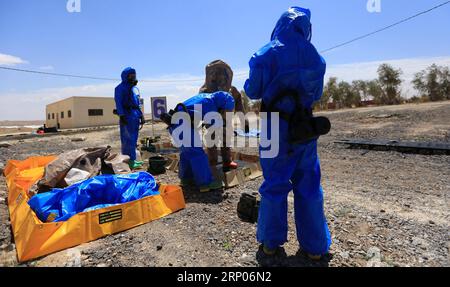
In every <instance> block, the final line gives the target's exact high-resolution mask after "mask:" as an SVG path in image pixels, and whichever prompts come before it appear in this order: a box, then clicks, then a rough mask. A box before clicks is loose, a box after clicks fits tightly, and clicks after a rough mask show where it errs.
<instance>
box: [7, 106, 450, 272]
mask: <svg viewBox="0 0 450 287" xmlns="http://www.w3.org/2000/svg"><path fill="white" fill-rule="evenodd" d="M323 114H325V115H327V116H328V117H329V118H330V119H331V121H332V124H333V130H332V132H331V133H330V134H329V135H327V136H324V137H322V138H321V139H320V141H319V155H320V158H321V164H322V184H323V188H324V193H325V212H326V215H327V218H328V221H329V225H330V229H331V233H332V237H333V245H332V247H331V250H330V255H329V256H327V257H326V258H324V259H323V260H322V261H321V262H318V263H316V262H311V261H309V260H308V259H306V258H305V256H304V255H303V254H302V253H301V252H299V248H298V243H297V241H296V238H295V225H294V222H293V214H292V212H293V210H292V199H291V200H290V209H289V212H290V217H289V218H290V222H289V226H290V227H289V242H288V243H286V244H285V245H284V248H282V249H280V250H279V252H278V255H277V256H276V257H274V258H266V257H264V256H262V254H261V252H260V251H259V244H258V243H257V242H256V239H255V231H256V225H254V224H249V223H244V222H241V221H240V220H239V219H238V217H237V215H236V206H237V202H238V200H239V196H240V194H241V193H242V192H243V191H247V190H250V191H256V190H258V187H259V186H260V185H261V182H262V179H257V180H254V181H251V182H247V183H246V184H244V185H243V186H240V187H239V188H232V189H228V190H225V191H218V192H213V193H208V194H199V193H198V192H197V191H195V190H184V193H185V198H186V202H187V207H186V209H185V210H182V211H180V212H178V213H175V214H172V215H170V216H167V217H165V218H163V219H161V220H158V221H155V222H151V223H148V224H145V225H142V226H140V227H137V228H133V229H131V230H128V231H125V232H122V233H119V234H115V235H112V236H108V237H105V238H102V239H99V240H96V241H94V242H90V243H86V244H83V245H80V246H78V247H75V248H71V249H68V250H64V251H61V252H58V253H55V254H51V255H49V256H46V257H43V258H40V259H38V260H34V261H31V262H27V263H24V264H21V265H27V266H449V265H450V264H449V263H450V262H449V255H448V252H449V247H450V246H449V240H448V239H449V238H448V230H449V226H448V222H449V217H450V209H449V205H448V204H449V203H448V197H449V192H450V180H449V178H450V168H449V167H450V157H449V156H446V155H433V156H427V155H415V154H402V153H398V152H393V151H385V152H384V151H379V152H376V151H370V152H368V151H364V150H356V149H347V148H346V147H345V146H342V145H338V144H335V143H334V141H335V140H338V139H344V138H364V139H401V140H420V141H438V142H444V143H449V142H450V135H449V133H450V102H442V103H431V104H421V105H402V106H391V107H376V108H362V109H350V110H342V111H334V112H325V113H323ZM151 131H152V129H151V127H150V126H146V127H145V128H144V130H143V135H145V136H150V135H151V133H152V132H151ZM156 131H157V133H158V134H161V135H163V137H164V138H167V134H166V133H165V131H164V130H163V129H162V126H157V127H156ZM76 136H77V135H70V136H64V135H58V136H52V137H48V138H46V137H43V138H39V139H23V140H20V139H16V140H9V141H8V142H9V143H11V144H12V146H11V147H9V148H4V149H1V148H0V167H1V166H2V165H3V164H5V162H6V160H7V159H24V158H26V157H28V156H31V155H42V154H57V153H60V152H62V151H66V150H70V149H74V148H80V147H85V146H96V145H104V144H109V145H112V146H113V147H114V148H115V149H116V150H118V148H119V142H118V139H119V137H118V130H117V129H110V130H104V131H98V132H95V133H87V134H83V136H85V137H87V140H86V141H84V142H71V138H72V137H76ZM0 141H5V140H4V139H1V138H0ZM245 150H246V151H247V152H251V153H256V152H257V151H256V149H254V148H246V149H245ZM158 180H160V181H162V182H178V179H177V175H176V174H174V173H172V172H168V173H167V174H165V175H162V176H158ZM6 196H7V191H6V186H5V182H4V178H3V177H1V178H0V202H1V203H2V204H1V206H0V245H1V247H0V266H2V265H3V266H15V265H17V264H18V263H17V261H16V255H15V247H14V244H13V240H12V238H11V234H10V230H9V221H8V211H7V207H6V205H5V204H4V198H5V197H6Z"/></svg>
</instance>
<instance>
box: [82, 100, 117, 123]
mask: <svg viewBox="0 0 450 287" xmlns="http://www.w3.org/2000/svg"><path fill="white" fill-rule="evenodd" d="M115 109H116V104H115V102H114V98H88V97H86V98H82V97H77V98H75V101H74V116H75V117H74V124H73V125H74V126H73V127H74V128H83V127H96V126H108V125H117V124H118V123H119V118H118V116H116V115H115V114H114V110H115ZM89 110H92V111H91V114H90V113H89ZM93 110H99V111H100V110H101V111H102V115H97V114H92V112H93Z"/></svg>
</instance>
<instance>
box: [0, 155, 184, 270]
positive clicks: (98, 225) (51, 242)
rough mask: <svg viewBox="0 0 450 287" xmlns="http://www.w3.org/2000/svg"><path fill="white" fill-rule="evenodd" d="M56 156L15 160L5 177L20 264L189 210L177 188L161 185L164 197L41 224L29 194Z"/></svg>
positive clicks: (159, 196) (147, 198) (146, 199)
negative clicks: (30, 203)
mask: <svg viewBox="0 0 450 287" xmlns="http://www.w3.org/2000/svg"><path fill="white" fill-rule="evenodd" d="M54 159H55V157H54V156H40V157H31V158H28V159H27V160H24V161H16V160H11V161H9V162H8V163H7V165H6V168H5V171H4V174H5V176H6V182H7V186H8V190H9V193H8V207H9V213H10V217H11V226H12V230H13V233H14V240H15V244H16V249H17V256H18V259H19V261H20V262H23V261H27V260H30V259H34V258H37V257H41V256H44V255H47V254H50V253H53V252H56V251H59V250H63V249H66V248H69V247H73V246H76V245H79V244H82V243H85V242H89V241H92V240H96V239H98V238H100V237H103V236H106V235H109V234H114V233H117V232H120V231H123V230H126V229H130V228H132V227H135V226H138V225H141V224H144V223H147V222H150V221H152V220H155V219H159V218H161V217H164V216H166V215H169V214H171V213H173V212H176V211H178V210H180V209H183V208H185V201H184V196H183V192H182V190H181V188H180V187H179V186H177V185H161V187H160V195H155V196H149V197H145V198H142V199H140V200H135V201H132V202H128V203H125V204H120V205H115V206H111V207H108V208H102V209H97V210H93V211H89V212H83V213H79V214H77V215H75V216H73V217H71V218H70V219H69V220H67V221H65V222H51V223H43V222H41V221H40V220H39V219H38V217H37V216H36V214H35V213H34V212H33V211H32V210H31V208H30V206H29V205H28V203H27V202H28V200H29V194H28V191H29V189H30V188H31V186H32V185H33V184H35V183H36V182H37V181H38V180H39V179H41V178H42V177H43V176H44V170H45V166H46V165H47V164H48V163H50V162H51V161H52V160H54Z"/></svg>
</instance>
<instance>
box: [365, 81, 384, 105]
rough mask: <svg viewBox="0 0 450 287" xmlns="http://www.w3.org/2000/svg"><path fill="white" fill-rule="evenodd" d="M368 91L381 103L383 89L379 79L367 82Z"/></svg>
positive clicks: (376, 101)
mask: <svg viewBox="0 0 450 287" xmlns="http://www.w3.org/2000/svg"><path fill="white" fill-rule="evenodd" d="M367 92H368V94H369V96H371V97H372V98H373V100H374V101H375V103H377V104H381V102H382V99H381V98H382V95H383V90H382V89H381V86H380V83H379V82H378V80H372V81H368V82H367Z"/></svg>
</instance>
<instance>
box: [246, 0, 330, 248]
mask: <svg viewBox="0 0 450 287" xmlns="http://www.w3.org/2000/svg"><path fill="white" fill-rule="evenodd" d="M310 19H311V12H310V10H308V9H304V8H300V7H291V8H289V10H288V11H287V12H285V13H284V14H283V15H282V16H281V18H280V19H279V20H278V23H277V24H276V27H275V29H274V31H273V34H272V37H271V42H270V43H269V44H267V45H266V46H264V47H263V48H261V49H260V50H259V51H258V52H256V53H255V54H254V55H253V57H252V58H251V60H250V77H249V79H248V80H247V81H246V83H245V91H246V93H247V95H248V96H249V97H250V98H251V99H263V102H265V103H270V102H271V100H272V99H274V97H275V96H276V95H277V93H279V92H280V91H282V90H287V89H289V90H295V91H297V92H298V93H299V95H300V102H301V104H302V105H303V106H304V107H305V108H311V107H312V105H313V103H314V102H315V101H317V100H319V99H320V97H321V96H322V92H323V82H324V75H325V69H326V64H325V60H324V59H323V58H322V57H321V56H320V55H319V53H318V52H317V50H316V49H315V47H314V46H313V45H312V44H311V42H310V41H311V36H312V30H311V22H310ZM295 106H296V105H295V102H294V100H293V99H290V98H287V99H286V98H283V99H280V101H279V102H278V104H277V105H276V106H275V107H276V108H277V109H278V110H281V111H284V112H286V113H293V112H294V110H295ZM268 131H269V133H268V136H269V137H270V115H269V123H268ZM279 134H280V140H279V142H280V149H279V154H278V155H277V156H276V157H275V158H262V157H261V166H262V169H263V175H264V182H263V184H262V186H261V188H260V190H259V191H260V194H261V204H260V211H259V217H258V228H257V239H258V241H259V242H261V243H263V244H264V245H265V246H267V247H268V248H270V249H275V248H276V247H278V246H281V245H283V244H284V243H285V242H287V230H288V222H287V206H288V201H287V197H288V194H289V192H290V191H291V190H293V191H294V208H295V222H296V230H297V239H298V241H299V244H300V246H301V248H302V249H303V250H305V251H306V252H308V253H310V254H314V255H323V254H326V253H327V252H328V250H329V247H330V244H331V238H330V232H329V230H328V225H327V222H326V218H325V215H324V211H323V191H322V187H321V186H320V176H321V174H320V164H319V158H318V155H317V140H312V141H309V142H307V143H304V144H290V143H289V133H288V123H287V122H286V121H284V120H283V119H280V127H279ZM261 150H263V147H260V152H261Z"/></svg>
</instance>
